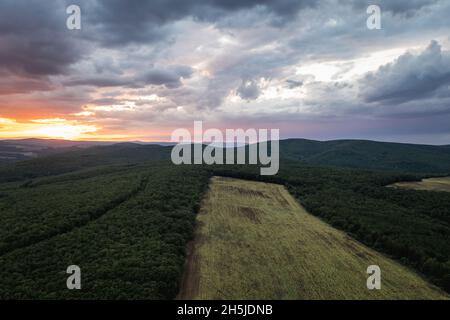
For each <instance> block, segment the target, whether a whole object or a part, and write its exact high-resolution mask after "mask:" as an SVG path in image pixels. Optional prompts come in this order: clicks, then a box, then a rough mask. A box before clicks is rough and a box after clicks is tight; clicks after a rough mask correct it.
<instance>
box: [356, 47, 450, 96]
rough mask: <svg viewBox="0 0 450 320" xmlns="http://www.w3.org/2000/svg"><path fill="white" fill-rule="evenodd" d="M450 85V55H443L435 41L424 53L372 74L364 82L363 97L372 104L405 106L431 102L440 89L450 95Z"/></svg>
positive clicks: (390, 64) (402, 57)
mask: <svg viewBox="0 0 450 320" xmlns="http://www.w3.org/2000/svg"><path fill="white" fill-rule="evenodd" d="M449 85H450V52H449V51H445V52H442V50H441V46H440V45H439V44H438V43H437V42H436V41H432V42H431V44H430V45H429V46H428V47H427V48H426V50H425V51H423V52H422V53H420V54H418V55H414V54H411V53H405V54H404V55H401V56H400V57H399V58H398V59H396V60H395V61H394V62H392V63H389V64H387V65H385V66H382V67H380V68H379V69H378V70H377V71H376V72H373V73H369V74H368V75H367V76H366V77H365V78H364V80H363V81H362V94H363V96H364V98H365V100H366V101H368V102H375V101H377V102H386V103H402V102H405V101H411V100H417V99H423V98H428V97H429V96H430V95H431V94H433V93H436V91H437V90H438V89H439V88H443V87H444V89H446V90H447V91H448V90H449V88H448V86H449ZM449 92H450V91H449Z"/></svg>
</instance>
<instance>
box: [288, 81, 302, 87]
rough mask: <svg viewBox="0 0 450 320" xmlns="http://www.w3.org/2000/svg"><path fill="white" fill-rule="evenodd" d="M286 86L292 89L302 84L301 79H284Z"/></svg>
mask: <svg viewBox="0 0 450 320" xmlns="http://www.w3.org/2000/svg"><path fill="white" fill-rule="evenodd" d="M286 83H287V87H288V88H289V89H294V88H298V87H301V86H302V85H303V81H297V80H286Z"/></svg>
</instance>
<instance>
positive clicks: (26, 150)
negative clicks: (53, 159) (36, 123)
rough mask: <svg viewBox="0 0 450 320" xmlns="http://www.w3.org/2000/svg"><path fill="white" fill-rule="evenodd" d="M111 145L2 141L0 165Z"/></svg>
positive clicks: (42, 140) (40, 140) (0, 143)
mask: <svg viewBox="0 0 450 320" xmlns="http://www.w3.org/2000/svg"><path fill="white" fill-rule="evenodd" d="M109 144H112V142H101V141H98V142H97V141H68V140H57V139H20V140H0V164H1V163H11V162H16V161H20V160H28V159H33V158H37V157H41V156H48V155H52V154H55V153H60V152H66V151H72V150H76V149H81V148H88V147H92V146H98V145H109Z"/></svg>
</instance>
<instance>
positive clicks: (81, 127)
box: [0, 118, 100, 140]
mask: <svg viewBox="0 0 450 320" xmlns="http://www.w3.org/2000/svg"><path fill="white" fill-rule="evenodd" d="M98 130H99V128H98V127H97V126H95V125H86V124H80V123H78V122H77V121H70V120H66V119H60V118H55V119H35V120H30V121H27V122H19V121H16V120H13V119H7V118H0V138H28V137H36V138H47V139H48V138H51V139H66V140H84V139H96V138H100V137H96V136H95V133H96V132H97V131H98Z"/></svg>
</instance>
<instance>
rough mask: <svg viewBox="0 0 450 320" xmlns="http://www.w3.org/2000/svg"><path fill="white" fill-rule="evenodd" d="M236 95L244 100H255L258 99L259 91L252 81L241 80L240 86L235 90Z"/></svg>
mask: <svg viewBox="0 0 450 320" xmlns="http://www.w3.org/2000/svg"><path fill="white" fill-rule="evenodd" d="M236 93H237V95H238V96H240V97H241V98H242V99H244V100H255V99H257V98H258V97H259V95H260V93H261V90H260V89H259V87H258V84H257V83H256V81H254V80H242V83H241V85H240V86H239V88H237V90H236Z"/></svg>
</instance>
